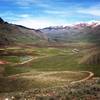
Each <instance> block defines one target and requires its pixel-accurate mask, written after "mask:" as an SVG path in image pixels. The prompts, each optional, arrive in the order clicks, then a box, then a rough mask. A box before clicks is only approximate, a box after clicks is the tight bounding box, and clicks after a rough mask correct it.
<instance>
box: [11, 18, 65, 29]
mask: <svg viewBox="0 0 100 100" xmlns="http://www.w3.org/2000/svg"><path fill="white" fill-rule="evenodd" d="M12 23H13V24H18V25H24V26H26V27H29V28H35V29H38V28H44V27H49V26H57V25H65V22H62V21H56V20H52V19H44V18H34V19H32V18H25V19H22V20H16V21H12Z"/></svg>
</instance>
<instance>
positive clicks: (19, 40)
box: [0, 18, 100, 45]
mask: <svg viewBox="0 0 100 100" xmlns="http://www.w3.org/2000/svg"><path fill="white" fill-rule="evenodd" d="M77 42H93V43H100V23H97V22H93V23H90V24H88V23H80V24H76V25H73V26H55V27H46V28H43V29H30V28H27V27H24V26H21V25H15V24H11V23H8V22H5V21H4V20H3V19H2V18H0V45H13V44H34V45H40V44H42V45H45V44H58V43H62V44H63V43H77Z"/></svg>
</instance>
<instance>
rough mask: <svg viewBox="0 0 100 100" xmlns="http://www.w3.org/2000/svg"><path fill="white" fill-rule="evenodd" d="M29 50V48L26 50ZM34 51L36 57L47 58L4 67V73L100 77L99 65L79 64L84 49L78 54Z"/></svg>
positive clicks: (67, 50)
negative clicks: (75, 73) (84, 73)
mask: <svg viewBox="0 0 100 100" xmlns="http://www.w3.org/2000/svg"><path fill="white" fill-rule="evenodd" d="M28 50H29V48H28ZM30 50H33V51H36V52H37V53H38V55H37V56H40V57H41V56H47V57H44V58H38V59H35V60H34V61H33V62H31V63H29V64H26V65H22V66H21V65H20V66H17V67H11V66H6V67H5V68H6V73H7V74H8V75H12V74H14V73H22V72H27V71H32V70H33V71H34V70H37V71H65V70H66V71H67V70H71V71H83V70H86V71H92V72H94V73H95V76H100V72H99V70H98V69H99V66H100V65H99V64H94V65H88V64H79V61H80V59H81V58H82V57H83V55H84V53H83V52H84V49H83V50H81V51H80V52H79V53H77V54H74V53H72V50H73V49H72V48H33V49H32V48H31V49H30Z"/></svg>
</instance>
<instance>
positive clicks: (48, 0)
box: [0, 0, 100, 29]
mask: <svg viewBox="0 0 100 100" xmlns="http://www.w3.org/2000/svg"><path fill="white" fill-rule="evenodd" d="M0 17H2V18H3V19H4V20H6V21H8V22H10V23H13V24H19V25H23V26H26V27H29V28H35V29H38V28H44V27H49V26H58V25H59V26H61V25H64V26H65V25H71V24H76V23H82V22H83V23H84V22H94V21H98V22H100V0H0Z"/></svg>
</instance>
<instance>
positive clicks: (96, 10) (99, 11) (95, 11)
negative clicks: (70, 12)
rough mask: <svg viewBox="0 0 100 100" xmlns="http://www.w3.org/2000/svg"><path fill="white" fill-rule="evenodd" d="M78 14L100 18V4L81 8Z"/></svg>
mask: <svg viewBox="0 0 100 100" xmlns="http://www.w3.org/2000/svg"><path fill="white" fill-rule="evenodd" d="M77 12H78V13H82V14H88V15H92V16H100V4H99V5H95V6H92V7H88V8H81V9H79V10H78V11H77Z"/></svg>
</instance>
